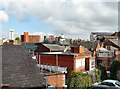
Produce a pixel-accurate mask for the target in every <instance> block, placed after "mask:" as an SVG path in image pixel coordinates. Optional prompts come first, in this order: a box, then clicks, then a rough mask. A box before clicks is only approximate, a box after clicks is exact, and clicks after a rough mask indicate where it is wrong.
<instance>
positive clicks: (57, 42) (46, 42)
mask: <svg viewBox="0 0 120 89" xmlns="http://www.w3.org/2000/svg"><path fill="white" fill-rule="evenodd" d="M43 44H60V42H59V41H56V40H55V41H53V42H50V41H49V40H45V41H43Z"/></svg>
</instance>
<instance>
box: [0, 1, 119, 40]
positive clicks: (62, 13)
mask: <svg viewBox="0 0 120 89" xmlns="http://www.w3.org/2000/svg"><path fill="white" fill-rule="evenodd" d="M118 1H119V0H89V1H88V0H9V1H8V0H0V34H1V33H2V37H3V38H8V37H9V31H10V29H13V30H14V37H18V36H20V35H22V34H23V32H26V31H27V32H29V34H32V35H40V36H41V38H42V39H43V36H44V35H46V36H49V35H54V36H59V35H60V34H64V36H65V37H68V38H74V39H75V38H80V39H84V40H87V39H89V35H90V33H91V32H115V31H118Z"/></svg>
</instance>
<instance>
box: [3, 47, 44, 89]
mask: <svg viewBox="0 0 120 89" xmlns="http://www.w3.org/2000/svg"><path fill="white" fill-rule="evenodd" d="M2 83H3V84H10V87H21V88H25V87H32V88H35V87H44V86H45V79H44V77H43V75H42V74H40V71H39V69H38V67H37V65H36V63H35V61H34V60H33V59H32V58H31V57H30V54H29V52H28V51H27V50H25V47H24V46H21V45H16V46H15V45H3V46H2ZM25 89H26V88H25ZM30 89H31V88H30Z"/></svg>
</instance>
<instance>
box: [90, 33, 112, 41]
mask: <svg viewBox="0 0 120 89" xmlns="http://www.w3.org/2000/svg"><path fill="white" fill-rule="evenodd" d="M112 34H113V33H110V32H91V34H90V41H96V40H97V39H101V38H103V37H105V36H106V37H108V38H109V36H111V35H112Z"/></svg>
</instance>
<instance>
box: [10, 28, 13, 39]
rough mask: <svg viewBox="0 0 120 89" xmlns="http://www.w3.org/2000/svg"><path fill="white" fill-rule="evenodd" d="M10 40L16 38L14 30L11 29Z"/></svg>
mask: <svg viewBox="0 0 120 89" xmlns="http://www.w3.org/2000/svg"><path fill="white" fill-rule="evenodd" d="M9 40H14V30H13V29H10V31H9Z"/></svg>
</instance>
